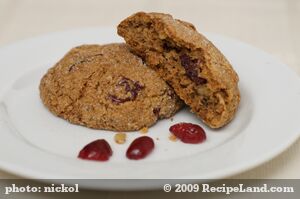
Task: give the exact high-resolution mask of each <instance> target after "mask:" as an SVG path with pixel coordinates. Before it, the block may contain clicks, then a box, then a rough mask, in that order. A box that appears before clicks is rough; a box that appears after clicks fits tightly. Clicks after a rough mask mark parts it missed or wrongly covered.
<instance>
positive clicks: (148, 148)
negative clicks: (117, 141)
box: [126, 136, 154, 160]
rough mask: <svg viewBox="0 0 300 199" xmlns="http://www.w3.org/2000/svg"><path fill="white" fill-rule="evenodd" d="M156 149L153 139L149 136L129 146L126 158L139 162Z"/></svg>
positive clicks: (138, 139)
mask: <svg viewBox="0 0 300 199" xmlns="http://www.w3.org/2000/svg"><path fill="white" fill-rule="evenodd" d="M153 149H154V142H153V139H152V138H150V137H147V136H142V137H139V138H137V139H135V140H134V141H133V142H132V143H131V144H130V146H129V148H128V149H127V152H126V156H127V158H128V159H131V160H139V159H143V158H145V157H146V156H147V155H149V154H150V153H151V152H152V150H153Z"/></svg>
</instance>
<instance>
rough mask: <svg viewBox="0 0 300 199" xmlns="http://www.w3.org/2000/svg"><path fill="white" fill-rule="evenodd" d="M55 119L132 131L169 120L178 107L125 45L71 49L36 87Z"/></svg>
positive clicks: (164, 86)
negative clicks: (55, 116)
mask: <svg viewBox="0 0 300 199" xmlns="http://www.w3.org/2000/svg"><path fill="white" fill-rule="evenodd" d="M39 88H40V97H41V99H42V101H43V103H44V105H45V106H46V107H47V108H48V109H49V110H50V111H51V112H52V113H54V114H55V115H57V116H59V117H62V118H64V119H66V120H68V121H70V122H71V123H74V124H79V125H83V126H87V127H90V128H95V129H107V130H115V131H133V130H139V129H141V128H143V127H149V126H151V125H153V124H154V123H155V122H156V121H157V120H158V119H160V118H168V117H171V116H172V115H173V114H174V113H175V112H176V111H177V110H178V109H179V108H180V107H181V104H182V103H181V102H180V100H179V98H178V97H177V96H176V94H175V93H174V91H173V90H172V89H171V88H170V87H169V86H168V85H167V84H166V83H165V82H164V81H163V80H162V79H161V78H160V77H159V76H158V75H157V74H156V73H155V72H154V71H153V70H151V69H150V68H148V67H146V66H145V65H144V64H143V62H142V60H141V59H140V58H138V57H137V56H135V55H134V54H132V53H131V52H130V51H129V49H128V46H127V45H126V44H108V45H102V46H100V45H82V46H79V47H76V48H73V49H71V50H70V51H69V52H68V53H67V54H66V55H65V56H64V57H63V58H62V59H61V60H60V61H59V62H58V63H57V64H56V65H55V66H54V67H52V68H50V69H49V70H48V72H47V73H46V74H45V75H44V77H43V78H42V80H41V82H40V87H39Z"/></svg>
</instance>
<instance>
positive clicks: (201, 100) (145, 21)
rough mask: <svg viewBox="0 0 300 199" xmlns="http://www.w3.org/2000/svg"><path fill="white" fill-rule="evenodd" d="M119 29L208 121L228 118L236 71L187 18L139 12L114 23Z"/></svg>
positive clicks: (236, 97) (235, 99)
mask: <svg viewBox="0 0 300 199" xmlns="http://www.w3.org/2000/svg"><path fill="white" fill-rule="evenodd" d="M118 34H119V35H120V36H122V37H124V39H125V41H126V43H127V44H128V45H130V47H131V48H132V51H133V52H134V53H135V54H137V55H138V56H141V57H142V58H143V60H144V61H145V62H146V64H147V65H148V66H149V67H151V68H152V69H154V70H155V71H156V72H157V73H158V74H159V75H160V76H161V77H162V78H163V79H164V80H165V81H166V82H167V83H168V84H169V85H170V86H171V87H173V89H174V90H175V92H176V94H177V95H178V96H179V97H180V98H181V99H182V100H184V102H185V103H186V104H187V105H188V106H189V107H190V108H191V111H192V112H194V113H196V114H197V115H198V116H199V117H200V118H201V119H202V120H203V121H204V122H205V123H206V124H207V125H208V126H210V127H211V128H220V127H222V126H224V125H226V124H227V123H229V122H230V121H231V120H232V118H233V117H234V115H235V112H236V110H237V108H238V105H239V102H240V94H239V89H238V76H237V74H236V72H235V71H234V69H233V68H232V66H231V65H230V63H229V62H228V61H227V59H226V58H225V57H224V56H223V54H222V53H221V52H220V51H219V50H218V49H217V48H216V47H215V46H214V45H213V44H212V43H211V42H210V41H209V40H208V39H206V38H205V37H204V36H203V35H201V34H200V33H198V32H197V31H196V29H195V27H194V26H193V25H192V24H190V23H187V22H184V21H180V20H177V19H173V18H172V16H171V15H168V14H162V13H144V12H139V13H136V14H134V15H132V16H130V17H128V18H127V19H125V20H124V21H122V22H121V23H120V24H119V25H118Z"/></svg>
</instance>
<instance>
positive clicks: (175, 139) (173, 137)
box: [169, 134, 177, 142]
mask: <svg viewBox="0 0 300 199" xmlns="http://www.w3.org/2000/svg"><path fill="white" fill-rule="evenodd" d="M169 140H171V141H172V142H176V141H177V137H176V136H175V135H173V134H170V136H169Z"/></svg>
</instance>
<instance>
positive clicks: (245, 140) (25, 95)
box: [0, 28, 300, 189]
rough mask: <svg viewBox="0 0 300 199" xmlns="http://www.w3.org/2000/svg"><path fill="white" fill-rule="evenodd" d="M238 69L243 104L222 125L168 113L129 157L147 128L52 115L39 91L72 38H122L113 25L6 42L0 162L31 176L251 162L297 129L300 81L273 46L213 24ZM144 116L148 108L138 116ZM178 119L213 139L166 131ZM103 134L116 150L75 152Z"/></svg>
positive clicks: (154, 172)
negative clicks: (142, 155)
mask: <svg viewBox="0 0 300 199" xmlns="http://www.w3.org/2000/svg"><path fill="white" fill-rule="evenodd" d="M207 37H208V38H209V39H210V40H211V41H213V43H215V45H216V46H217V47H218V48H220V49H221V51H222V52H223V53H224V54H225V55H226V57H227V58H228V59H229V60H230V62H231V63H232V65H233V66H234V68H235V69H236V71H237V73H238V74H239V77H240V84H239V85H240V90H241V104H240V108H239V110H238V113H237V115H236V117H235V119H234V120H233V121H232V122H231V123H230V124H229V125H228V126H226V127H225V128H222V129H220V130H211V129H209V128H207V127H206V126H205V125H203V124H202V123H201V122H200V121H199V120H198V119H197V118H196V117H195V116H194V115H193V114H191V113H189V111H188V110H182V111H180V112H179V113H178V114H177V115H176V116H175V117H174V120H173V121H171V120H162V121H160V122H158V123H157V124H156V125H154V126H153V127H151V128H150V129H149V132H148V134H147V135H148V136H150V137H152V138H154V140H155V143H156V148H155V150H154V151H153V153H152V154H151V155H150V156H149V157H147V158H146V159H144V160H140V161H130V160H128V159H126V157H125V151H126V149H127V147H128V145H129V144H130V143H131V141H132V140H133V139H134V138H136V137H138V136H141V134H140V133H139V132H133V133H128V134H127V135H128V141H127V142H126V143H125V144H124V145H117V144H115V143H114V141H113V136H114V133H113V132H107V131H101V130H91V129H88V128H85V127H81V126H76V125H72V124H70V123H68V122H66V121H64V120H62V119H60V118H57V117H55V116H53V115H52V114H51V113H50V112H49V111H48V110H47V109H46V108H45V107H43V105H42V103H41V101H40V99H39V90H38V85H39V80H40V79H41V77H42V75H43V74H44V73H45V72H46V70H47V69H48V68H49V67H51V66H52V65H53V64H54V63H55V62H56V61H57V60H59V59H60V58H61V57H62V56H63V55H64V54H65V53H66V52H67V51H68V50H69V49H70V48H71V47H74V46H76V45H80V44H88V43H99V44H104V43H110V42H119V41H122V40H121V38H119V37H118V36H117V35H116V30H115V29H113V28H91V29H85V30H76V31H67V32H61V33H53V34H49V35H46V36H42V37H37V38H34V39H29V40H26V41H21V42H18V43H15V44H12V45H9V46H5V47H2V48H1V49H0V95H1V100H0V132H1V133H0V167H1V168H2V169H4V170H7V171H10V172H12V173H15V174H17V175H21V176H25V177H28V178H34V179H91V178H93V179H95V178H97V179H148V178H155V179H157V178H158V179H170V178H172V179H174V178H176V179H191V181H196V180H197V179H217V178H223V177H227V176H230V175H233V174H236V173H239V172H242V171H245V170H247V169H250V168H252V167H255V166H257V165H259V164H261V163H263V162H265V161H267V160H270V159H271V158H272V157H274V156H276V155H277V154H279V153H280V152H282V151H283V150H284V149H286V148H287V147H288V146H290V145H291V144H292V143H293V142H294V141H296V139H297V138H298V136H299V134H300V123H299V120H300V103H299V102H300V81H299V78H298V77H297V75H296V74H294V73H293V72H291V71H290V69H289V68H288V67H287V66H286V65H284V64H282V63H280V62H278V61H276V60H275V59H274V58H273V57H271V56H270V55H268V54H266V53H264V52H262V51H260V50H258V49H256V48H254V47H251V46H249V45H247V44H244V43H242V42H239V41H236V40H233V39H228V38H225V37H223V36H217V35H214V34H207ZM141 117H142V116H141ZM177 122H192V123H200V124H201V125H202V126H204V128H205V130H206V132H207V136H208V139H207V141H206V142H205V143H203V144H197V145H190V144H183V143H181V142H180V141H177V142H171V141H170V140H169V139H168V136H169V131H168V128H169V127H170V126H171V125H172V124H175V123H177ZM99 138H104V139H106V140H107V141H108V142H109V143H110V144H111V146H112V149H113V151H114V154H113V156H112V158H111V159H110V160H109V161H108V162H94V161H84V160H80V159H77V158H76V157H77V154H78V152H79V151H80V149H81V148H82V147H83V146H84V145H86V144H87V143H89V142H90V141H92V140H95V139H99ZM138 183H139V182H136V183H134V181H133V182H131V183H127V184H124V183H123V184H114V183H112V184H109V185H107V184H106V183H98V184H92V183H90V184H89V183H88V182H86V184H84V185H83V186H86V187H90V188H102V189H103V188H106V189H137V187H139V188H157V184H155V182H153V181H150V182H149V183H148V184H144V185H141V184H138Z"/></svg>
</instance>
